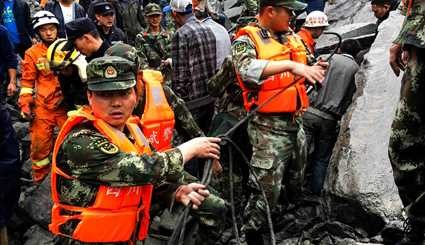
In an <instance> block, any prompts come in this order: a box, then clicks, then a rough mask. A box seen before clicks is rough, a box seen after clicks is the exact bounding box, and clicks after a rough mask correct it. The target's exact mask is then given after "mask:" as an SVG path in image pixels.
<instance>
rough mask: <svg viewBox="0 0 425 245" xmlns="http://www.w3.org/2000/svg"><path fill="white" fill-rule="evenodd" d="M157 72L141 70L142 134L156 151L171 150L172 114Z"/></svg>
mask: <svg viewBox="0 0 425 245" xmlns="http://www.w3.org/2000/svg"><path fill="white" fill-rule="evenodd" d="M162 79H163V78H162V75H161V72H159V71H154V70H143V83H144V87H145V108H144V110H143V115H141V120H140V121H141V124H142V126H143V127H142V128H143V134H144V135H146V138H148V140H149V142H150V143H151V144H152V146H153V147H154V148H155V149H156V150H157V151H164V150H167V149H170V148H171V143H172V142H171V141H172V138H173V129H174V112H173V110H172V109H171V107H170V105H169V104H168V102H167V99H166V97H165V94H164V89H163V88H162V85H161V83H162Z"/></svg>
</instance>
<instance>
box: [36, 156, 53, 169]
mask: <svg viewBox="0 0 425 245" xmlns="http://www.w3.org/2000/svg"><path fill="white" fill-rule="evenodd" d="M49 164H50V159H49V158H48V157H46V158H44V159H43V160H41V161H37V162H32V165H35V166H37V167H44V166H46V165H49Z"/></svg>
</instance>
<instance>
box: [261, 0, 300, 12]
mask: <svg viewBox="0 0 425 245" xmlns="http://www.w3.org/2000/svg"><path fill="white" fill-rule="evenodd" d="M265 6H278V7H285V8H288V9H290V10H295V11H299V10H303V9H305V8H306V7H307V4H306V3H303V2H301V1H297V0H260V8H262V7H265Z"/></svg>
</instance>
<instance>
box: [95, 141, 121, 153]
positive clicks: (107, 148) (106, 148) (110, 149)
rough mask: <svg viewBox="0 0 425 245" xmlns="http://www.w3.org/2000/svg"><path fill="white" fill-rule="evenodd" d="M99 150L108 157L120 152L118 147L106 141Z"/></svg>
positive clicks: (100, 145)
mask: <svg viewBox="0 0 425 245" xmlns="http://www.w3.org/2000/svg"><path fill="white" fill-rule="evenodd" d="M98 147H99V149H100V150H101V151H102V152H103V153H106V154H108V155H113V154H117V153H118V152H119V149H118V146H116V145H114V144H112V143H110V142H108V141H104V142H102V143H100V144H99V145H98Z"/></svg>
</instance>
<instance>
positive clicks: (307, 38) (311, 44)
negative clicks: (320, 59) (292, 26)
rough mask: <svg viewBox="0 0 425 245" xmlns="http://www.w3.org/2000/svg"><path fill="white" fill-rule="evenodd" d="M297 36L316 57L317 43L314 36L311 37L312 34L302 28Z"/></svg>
mask: <svg viewBox="0 0 425 245" xmlns="http://www.w3.org/2000/svg"><path fill="white" fill-rule="evenodd" d="M297 35H298V36H299V37H300V38H301V39H302V40H303V41H304V43H305V45H306V46H307V48H308V49H309V52H310V54H313V55H314V50H315V48H316V41H315V40H314V38H313V35H311V33H310V32H309V31H308V30H307V29H305V28H301V30H300V31H299V32H297Z"/></svg>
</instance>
